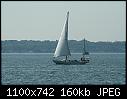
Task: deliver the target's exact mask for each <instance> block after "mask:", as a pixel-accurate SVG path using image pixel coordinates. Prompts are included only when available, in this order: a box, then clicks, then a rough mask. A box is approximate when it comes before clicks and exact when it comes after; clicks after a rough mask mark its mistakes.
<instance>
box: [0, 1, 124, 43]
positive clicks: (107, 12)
mask: <svg viewBox="0 0 127 99" xmlns="http://www.w3.org/2000/svg"><path fill="white" fill-rule="evenodd" d="M1 8H2V9H1V11H2V12H1V14H2V15H1V16H2V17H1V20H2V22H1V27H2V30H1V35H2V40H10V39H14V40H15V39H16V40H56V39H57V40H58V39H59V37H60V34H61V31H62V28H63V24H64V21H65V17H66V12H67V11H69V12H70V16H69V39H73V40H81V39H83V38H84V37H85V38H86V39H87V40H89V41H121V40H122V41H125V37H126V36H125V35H126V2H125V1H89V2H88V1H2V2H1Z"/></svg>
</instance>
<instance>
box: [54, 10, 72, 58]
mask: <svg viewBox="0 0 127 99" xmlns="http://www.w3.org/2000/svg"><path fill="white" fill-rule="evenodd" d="M68 18H69V12H67V15H66V20H65V23H64V26H63V30H62V32H61V36H60V39H59V41H58V44H57V47H56V50H55V53H54V57H58V56H69V55H71V54H70V50H69V47H68Z"/></svg>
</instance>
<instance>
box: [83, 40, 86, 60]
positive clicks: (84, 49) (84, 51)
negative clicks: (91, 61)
mask: <svg viewBox="0 0 127 99" xmlns="http://www.w3.org/2000/svg"><path fill="white" fill-rule="evenodd" d="M85 53H86V48H85V38H84V40H83V57H84V56H85Z"/></svg>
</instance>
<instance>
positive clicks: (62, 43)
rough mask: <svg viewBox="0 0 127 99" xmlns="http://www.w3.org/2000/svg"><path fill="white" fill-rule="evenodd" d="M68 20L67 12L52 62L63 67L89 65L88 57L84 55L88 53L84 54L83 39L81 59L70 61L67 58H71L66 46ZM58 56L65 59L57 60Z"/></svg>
mask: <svg viewBox="0 0 127 99" xmlns="http://www.w3.org/2000/svg"><path fill="white" fill-rule="evenodd" d="M68 18H69V12H67V15H66V20H65V24H64V27H63V30H62V33H61V36H60V39H59V41H58V44H57V47H56V50H55V53H54V58H53V62H54V63H56V64H64V65H82V64H86V63H89V57H88V56H87V57H86V55H89V52H86V50H85V39H84V44H83V45H84V47H83V54H82V57H81V59H79V60H70V59H69V56H71V53H70V50H69V46H68ZM60 56H65V59H62V60H61V59H59V57H60Z"/></svg>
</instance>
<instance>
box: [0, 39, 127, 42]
mask: <svg viewBox="0 0 127 99" xmlns="http://www.w3.org/2000/svg"><path fill="white" fill-rule="evenodd" d="M58 40H59V39H58ZM58 40H49V39H45V40H36V39H21V40H18V39H5V40H2V39H1V41H58ZM71 40H73V41H82V40H83V39H82V40H74V39H71ZM71 40H68V41H71ZM86 41H89V42H126V40H115V41H109V40H107V41H105V40H104V41H90V40H87V39H86Z"/></svg>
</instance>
